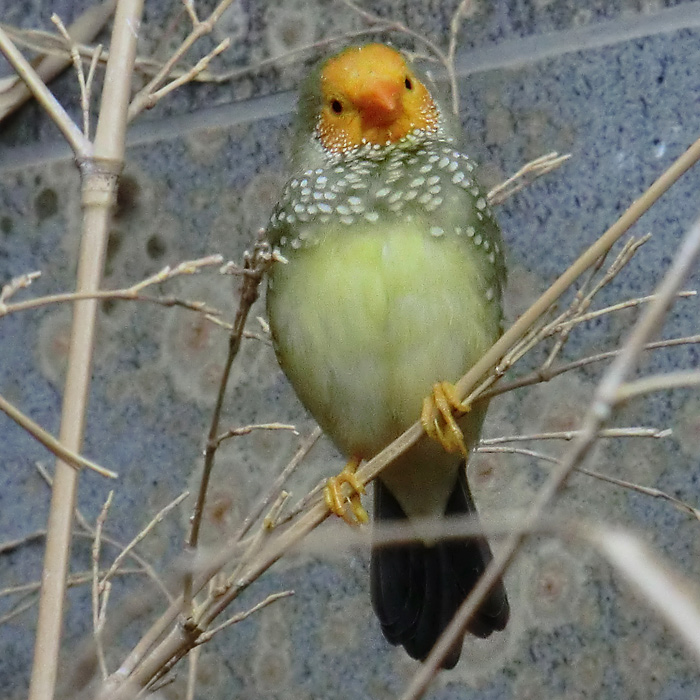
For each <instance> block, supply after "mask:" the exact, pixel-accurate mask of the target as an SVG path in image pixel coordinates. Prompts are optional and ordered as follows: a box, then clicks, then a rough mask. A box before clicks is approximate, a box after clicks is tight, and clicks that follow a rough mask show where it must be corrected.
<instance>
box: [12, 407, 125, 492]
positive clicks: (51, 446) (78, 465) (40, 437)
mask: <svg viewBox="0 0 700 700" xmlns="http://www.w3.org/2000/svg"><path fill="white" fill-rule="evenodd" d="M0 411H2V412H3V413H5V414H6V415H7V416H9V417H10V418H12V420H13V421H15V423H17V425H19V426H20V427H22V428H24V429H25V430H26V431H27V432H28V433H29V434H30V435H31V436H32V437H33V438H34V439H35V440H36V441H37V442H40V443H41V444H42V445H43V446H44V447H45V448H46V449H47V450H48V451H49V452H51V453H52V454H54V455H55V456H56V457H58V458H59V459H62V460H63V461H64V462H65V463H66V464H68V465H70V466H71V467H73V469H76V470H78V471H79V470H80V469H82V468H83V467H85V468H86V469H91V470H92V471H94V472H97V473H98V474H99V475H100V476H105V477H109V478H110V479H116V478H117V477H118V476H119V475H118V474H117V473H116V472H113V471H111V470H109V469H105V468H104V467H101V466H100V465H99V464H97V463H96V462H93V461H91V460H89V459H87V458H86V457H83V456H82V455H79V454H78V453H77V452H74V451H73V450H69V449H68V448H67V447H65V446H64V445H62V444H61V443H60V442H59V441H58V440H57V439H56V438H55V437H54V436H53V435H51V433H48V432H46V430H44V429H43V428H42V427H41V426H40V425H38V424H37V423H35V422H34V421H33V420H32V419H31V418H29V416H27V415H25V414H24V413H22V411H20V410H19V409H18V408H16V407H15V406H14V405H13V404H11V403H10V402H9V401H8V400H7V399H6V398H5V397H4V396H1V395H0Z"/></svg>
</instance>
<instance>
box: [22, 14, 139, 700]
mask: <svg viewBox="0 0 700 700" xmlns="http://www.w3.org/2000/svg"><path fill="white" fill-rule="evenodd" d="M142 9H143V0H121V1H120V2H119V6H118V8H117V12H116V16H115V19H114V30H113V32H112V42H111V52H110V60H109V62H108V64H107V70H106V73H105V82H104V87H103V91H102V103H101V105H100V116H99V119H98V123H97V132H96V135H95V142H94V148H93V157H92V158H89V159H85V160H81V161H79V165H80V168H81V175H82V182H83V186H82V206H83V222H82V238H81V247H80V259H79V262H78V276H77V284H76V289H77V291H78V292H81V293H85V292H87V293H89V292H93V291H96V290H97V289H98V288H99V285H100V281H101V278H102V269H103V261H104V254H105V249H106V244H107V233H108V226H109V220H110V215H111V209H112V206H113V204H114V201H115V197H116V189H117V177H118V175H119V173H120V171H121V168H122V164H123V159H124V147H125V133H126V113H127V109H128V107H129V97H130V94H131V74H132V69H133V64H134V58H135V56H136V40H137V32H136V31H135V29H136V28H138V26H139V24H140V20H141V13H142ZM97 308H98V302H97V300H96V299H85V300H82V301H79V302H76V303H75V307H74V314H73V326H72V331H71V342H70V349H69V356H68V372H67V376H66V387H65V392H64V397H63V410H62V414H61V429H60V434H59V439H60V441H61V442H62V443H63V444H64V445H65V446H66V447H68V448H69V449H73V450H75V451H76V452H77V451H79V450H80V446H81V444H82V441H83V432H84V426H85V414H86V408H87V401H88V395H89V389H90V377H91V368H92V355H93V345H94V333H95V319H96V314H97ZM77 484H78V472H76V471H75V469H73V468H72V467H71V466H69V465H68V464H66V463H65V462H63V461H61V460H59V461H57V463H56V475H55V478H54V486H53V491H52V495H51V507H50V510H49V520H48V527H47V538H46V550H45V554H44V569H43V574H42V586H41V597H40V600H39V617H38V621H37V631H36V643H35V648H34V665H33V667H32V677H31V682H30V687H29V700H51V698H53V695H54V690H55V686H56V675H57V670H58V658H59V649H60V641H61V629H62V622H63V606H64V598H65V590H66V579H67V575H68V565H69V559H70V549H71V547H70V541H71V529H72V524H73V510H74V506H75V494H76V489H77Z"/></svg>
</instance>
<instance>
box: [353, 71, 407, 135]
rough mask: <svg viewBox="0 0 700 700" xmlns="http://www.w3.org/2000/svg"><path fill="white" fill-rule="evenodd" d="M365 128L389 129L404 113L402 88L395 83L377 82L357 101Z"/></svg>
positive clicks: (369, 86) (368, 87)
mask: <svg viewBox="0 0 700 700" xmlns="http://www.w3.org/2000/svg"><path fill="white" fill-rule="evenodd" d="M354 102H355V105H356V106H357V108H358V109H359V111H360V113H361V114H362V125H363V127H365V128H371V127H387V126H389V125H390V124H393V123H394V122H395V121H396V120H397V119H398V118H399V117H400V116H401V114H402V113H403V104H402V102H401V88H400V87H399V85H397V84H396V82H395V81H388V80H384V81H376V82H373V83H372V85H368V86H367V89H366V90H365V91H363V93H362V94H361V95H359V96H358V97H357V98H356V99H355V100H354Z"/></svg>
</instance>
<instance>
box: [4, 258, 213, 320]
mask: <svg viewBox="0 0 700 700" xmlns="http://www.w3.org/2000/svg"><path fill="white" fill-rule="evenodd" d="M222 261H223V257H222V256H221V255H218V254H217V255H208V256H206V257H204V258H198V259H196V260H185V261H184V262H181V263H179V264H178V265H176V266H175V267H174V268H172V267H170V266H169V265H166V266H165V267H164V268H163V269H162V270H160V271H159V272H157V273H156V274H154V275H151V276H150V277H147V278H146V279H144V280H141V281H139V282H136V283H135V284H132V285H131V286H129V287H123V288H121V289H101V290H95V291H91V292H64V293H60V294H49V295H47V296H44V297H38V298H36V299H26V300H25V301H18V302H16V303H14V304H7V303H5V302H6V301H7V299H9V298H10V296H11V295H12V294H14V293H15V292H16V291H17V289H19V288H23V287H26V286H28V284H29V283H30V282H31V281H32V280H33V279H36V277H38V276H39V273H38V272H30V273H29V274H28V275H22V276H21V277H17V278H15V279H13V280H12V281H11V282H10V283H9V284H8V285H6V287H4V288H3V292H4V290H5V288H7V290H8V294H7V296H5V297H3V295H2V294H0V318H2V317H3V316H6V315H8V314H12V313H17V312H19V311H28V310H30V309H38V308H40V307H42V306H47V305H49V304H58V303H65V302H74V301H82V300H85V299H121V300H125V301H143V302H148V303H150V304H158V305H159V306H165V307H173V306H178V307H181V308H184V309H189V310H191V311H196V312H197V313H202V314H205V315H207V316H218V315H220V314H221V312H220V311H219V310H218V309H215V308H212V307H209V306H207V305H206V304H205V303H204V302H201V301H188V300H187V299H180V298H177V297H170V296H168V297H166V296H160V297H153V296H145V295H142V294H141V292H142V291H143V290H144V289H146V288H147V287H151V286H153V285H156V284H163V283H164V282H168V281H170V280H171V279H173V278H175V277H179V276H182V275H193V274H197V273H198V272H199V271H200V270H201V269H202V268H204V267H212V266H214V265H220V264H221V263H222ZM23 282H24V283H23Z"/></svg>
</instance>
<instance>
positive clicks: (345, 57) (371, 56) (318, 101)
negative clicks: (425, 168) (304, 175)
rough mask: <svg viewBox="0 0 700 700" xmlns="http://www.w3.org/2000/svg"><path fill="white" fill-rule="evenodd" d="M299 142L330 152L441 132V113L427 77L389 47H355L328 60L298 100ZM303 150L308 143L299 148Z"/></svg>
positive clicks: (311, 76) (313, 76)
mask: <svg viewBox="0 0 700 700" xmlns="http://www.w3.org/2000/svg"><path fill="white" fill-rule="evenodd" d="M299 116H300V125H299V138H300V140H301V141H306V142H307V143H308V140H309V134H311V135H312V140H313V141H314V142H316V143H317V144H319V145H320V146H321V147H322V149H323V150H324V151H326V152H330V153H344V152H348V151H352V150H354V149H356V148H357V147H359V146H362V145H364V144H368V143H369V144H378V145H384V144H391V143H395V142H397V141H399V140H401V139H402V138H404V137H405V136H407V135H408V134H409V133H411V132H414V131H416V130H417V129H418V130H421V131H424V132H426V133H428V134H430V133H436V132H437V131H438V130H439V129H440V128H441V126H442V122H443V119H442V115H441V111H440V109H439V107H438V105H437V103H436V101H435V99H434V98H433V96H432V94H431V92H430V91H429V90H428V87H427V86H426V84H425V82H424V79H423V78H422V76H419V75H418V74H417V73H416V71H415V70H414V69H413V68H412V67H411V66H410V65H409V64H408V63H407V61H406V59H405V58H404V57H403V55H402V54H401V53H400V52H398V51H396V50H395V49H393V48H391V47H389V46H386V45H384V44H366V45H362V46H351V47H349V48H347V49H345V50H343V51H341V52H340V53H338V54H336V55H335V56H332V57H331V58H329V59H327V60H326V61H324V62H323V63H322V64H321V65H320V66H319V67H318V68H317V69H316V70H315V71H314V72H312V74H311V75H310V76H309V78H308V80H307V81H306V83H305V85H304V86H303V88H302V90H301V94H300V97H299ZM300 145H302V147H303V144H300Z"/></svg>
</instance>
